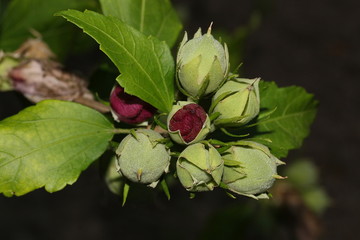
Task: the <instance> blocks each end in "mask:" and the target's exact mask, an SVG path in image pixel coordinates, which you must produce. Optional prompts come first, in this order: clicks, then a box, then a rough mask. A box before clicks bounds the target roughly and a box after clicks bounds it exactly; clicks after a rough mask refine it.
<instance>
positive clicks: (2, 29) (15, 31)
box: [0, 0, 96, 57]
mask: <svg viewBox="0 0 360 240" xmlns="http://www.w3.org/2000/svg"><path fill="white" fill-rule="evenodd" d="M2 7H3V6H1V7H0V8H2ZM69 8H74V9H79V10H80V9H86V8H87V9H89V8H90V9H94V8H96V1H94V0H76V1H74V0H12V1H10V3H9V5H8V7H7V8H6V10H5V12H4V15H3V17H2V19H0V20H2V22H1V26H0V49H2V50H4V51H14V50H16V49H17V48H18V47H19V46H20V45H21V44H22V43H23V42H24V41H26V40H27V39H28V38H30V37H33V35H32V34H31V30H35V31H37V32H39V33H40V34H41V36H42V38H43V40H44V41H45V42H46V43H48V44H49V46H50V48H51V49H52V50H53V51H54V52H55V53H56V54H57V55H58V56H60V57H63V56H64V55H66V54H67V53H68V51H70V49H71V48H70V47H69V46H71V45H72V44H71V43H72V42H73V41H75V40H76V39H77V38H79V35H80V34H76V32H77V31H76V30H77V29H75V28H73V27H72V26H69V25H68V24H66V21H64V20H62V19H59V18H55V17H54V13H55V12H58V11H61V10H65V9H69ZM79 33H80V32H79Z"/></svg>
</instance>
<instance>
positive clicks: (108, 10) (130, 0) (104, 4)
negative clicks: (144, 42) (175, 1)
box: [100, 0, 182, 47]
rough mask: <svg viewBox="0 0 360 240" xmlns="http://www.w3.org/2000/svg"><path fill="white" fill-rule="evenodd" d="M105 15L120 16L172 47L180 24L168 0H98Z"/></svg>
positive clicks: (126, 21)
mask: <svg viewBox="0 0 360 240" xmlns="http://www.w3.org/2000/svg"><path fill="white" fill-rule="evenodd" d="M100 3H101V8H102V11H103V13H104V15H106V16H114V17H118V18H120V19H121V20H122V21H123V22H125V23H127V24H129V25H130V26H132V27H134V28H136V29H137V30H139V31H140V32H142V33H144V34H145V35H152V36H155V37H157V38H158V39H160V40H164V41H166V43H167V44H168V45H169V46H170V47H172V46H174V44H175V42H176V40H177V38H178V35H179V32H180V31H181V29H182V25H181V22H180V19H179V17H178V16H177V14H176V11H175V10H174V8H173V7H172V6H171V2H170V1H169V0H150V1H149V0H100Z"/></svg>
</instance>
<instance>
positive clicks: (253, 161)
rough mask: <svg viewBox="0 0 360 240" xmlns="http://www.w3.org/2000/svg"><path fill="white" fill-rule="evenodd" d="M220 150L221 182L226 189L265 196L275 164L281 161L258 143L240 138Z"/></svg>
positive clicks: (277, 177) (273, 175) (257, 196)
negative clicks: (239, 140) (222, 170)
mask: <svg viewBox="0 0 360 240" xmlns="http://www.w3.org/2000/svg"><path fill="white" fill-rule="evenodd" d="M239 143H241V145H242V146H232V147H231V148H230V149H228V150H227V151H226V152H225V153H224V154H223V159H224V162H225V167H224V175H223V178H222V182H223V183H224V184H226V185H227V187H228V190H230V191H232V192H235V193H237V194H241V195H244V196H248V197H252V198H255V199H260V198H268V196H267V194H266V191H267V190H268V189H269V188H270V187H271V186H272V185H273V183H274V181H275V179H282V178H283V177H281V176H279V175H278V174H277V166H278V165H281V164H284V163H283V162H281V161H280V160H278V159H277V158H276V157H275V156H273V155H272V154H271V153H270V151H269V149H268V148H267V147H266V146H264V145H262V144H259V143H255V142H247V141H241V142H239Z"/></svg>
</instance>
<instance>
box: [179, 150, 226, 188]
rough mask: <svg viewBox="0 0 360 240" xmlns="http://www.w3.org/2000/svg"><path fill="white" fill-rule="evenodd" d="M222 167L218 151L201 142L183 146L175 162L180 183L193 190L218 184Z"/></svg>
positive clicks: (222, 163) (222, 162)
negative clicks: (183, 148)
mask: <svg viewBox="0 0 360 240" xmlns="http://www.w3.org/2000/svg"><path fill="white" fill-rule="evenodd" d="M223 169H224V161H223V160H222V158H221V156H220V154H219V153H218V151H217V150H216V149H215V148H214V147H213V146H211V145H205V144H202V143H196V144H193V145H190V146H188V147H187V148H185V150H184V151H183V152H182V153H181V154H180V156H179V158H178V160H177V163H176V171H177V176H178V178H179V180H180V182H181V184H182V185H183V186H184V187H185V188H186V190H188V191H193V192H202V191H210V190H213V189H214V187H216V186H218V185H219V184H220V181H221V176H222V174H223Z"/></svg>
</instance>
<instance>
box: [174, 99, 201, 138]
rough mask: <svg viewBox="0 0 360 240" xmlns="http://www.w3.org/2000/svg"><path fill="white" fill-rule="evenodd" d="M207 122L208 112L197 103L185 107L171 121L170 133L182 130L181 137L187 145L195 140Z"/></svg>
mask: <svg viewBox="0 0 360 240" xmlns="http://www.w3.org/2000/svg"><path fill="white" fill-rule="evenodd" d="M205 120H206V112H205V111H204V109H203V108H202V107H201V106H200V105H197V104H195V103H191V104H188V105H185V106H184V107H183V108H181V109H180V110H178V111H177V112H176V113H175V114H174V115H173V116H172V118H171V119H170V123H169V128H170V131H177V130H180V135H181V137H182V138H183V140H184V141H185V142H187V143H189V142H191V141H192V140H194V139H195V138H196V137H197V135H198V134H199V133H200V131H201V129H202V127H203V125H204V123H205Z"/></svg>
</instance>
